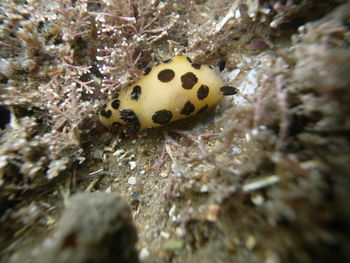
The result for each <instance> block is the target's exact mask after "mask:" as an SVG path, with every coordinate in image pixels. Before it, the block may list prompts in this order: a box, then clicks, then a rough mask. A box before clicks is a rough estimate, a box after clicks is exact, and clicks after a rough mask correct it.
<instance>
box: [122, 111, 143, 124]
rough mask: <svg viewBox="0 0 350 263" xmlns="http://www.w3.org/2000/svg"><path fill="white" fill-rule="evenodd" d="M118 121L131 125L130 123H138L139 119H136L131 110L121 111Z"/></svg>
mask: <svg viewBox="0 0 350 263" xmlns="http://www.w3.org/2000/svg"><path fill="white" fill-rule="evenodd" d="M120 119H121V120H123V121H125V122H128V123H131V122H138V123H139V118H137V115H136V114H135V112H134V111H133V110H132V109H126V110H121V111H120Z"/></svg>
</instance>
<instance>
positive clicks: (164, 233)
mask: <svg viewBox="0 0 350 263" xmlns="http://www.w3.org/2000/svg"><path fill="white" fill-rule="evenodd" d="M160 236H161V237H163V238H165V239H169V237H170V234H169V233H167V232H164V231H161V232H160Z"/></svg>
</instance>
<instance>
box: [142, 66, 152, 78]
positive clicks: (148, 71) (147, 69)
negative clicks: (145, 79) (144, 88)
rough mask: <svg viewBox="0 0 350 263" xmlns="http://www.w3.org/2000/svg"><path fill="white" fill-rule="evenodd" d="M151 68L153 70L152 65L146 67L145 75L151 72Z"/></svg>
mask: <svg viewBox="0 0 350 263" xmlns="http://www.w3.org/2000/svg"><path fill="white" fill-rule="evenodd" d="M151 70H152V68H150V67H147V68H145V71H144V72H143V75H145V76H146V75H148V74H149V73H150V72H151Z"/></svg>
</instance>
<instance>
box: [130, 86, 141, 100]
mask: <svg viewBox="0 0 350 263" xmlns="http://www.w3.org/2000/svg"><path fill="white" fill-rule="evenodd" d="M140 95H141V87H140V86H139V85H137V86H135V87H133V89H132V92H131V93H130V98H131V99H132V100H138V99H139V98H140Z"/></svg>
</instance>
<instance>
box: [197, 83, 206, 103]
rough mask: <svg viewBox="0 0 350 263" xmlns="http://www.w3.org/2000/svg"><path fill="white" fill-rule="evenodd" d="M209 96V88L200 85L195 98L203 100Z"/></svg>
mask: <svg viewBox="0 0 350 263" xmlns="http://www.w3.org/2000/svg"><path fill="white" fill-rule="evenodd" d="M208 94H209V87H208V86H207V85H201V86H200V87H199V89H198V91H197V98H198V99H199V100H204V99H205V98H206V97H208Z"/></svg>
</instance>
